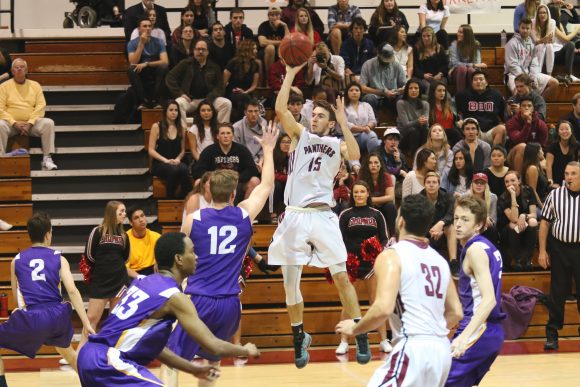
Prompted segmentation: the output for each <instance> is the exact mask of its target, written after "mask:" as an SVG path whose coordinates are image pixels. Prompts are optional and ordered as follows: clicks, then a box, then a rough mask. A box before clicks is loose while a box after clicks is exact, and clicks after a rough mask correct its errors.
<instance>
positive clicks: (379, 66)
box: [360, 43, 407, 113]
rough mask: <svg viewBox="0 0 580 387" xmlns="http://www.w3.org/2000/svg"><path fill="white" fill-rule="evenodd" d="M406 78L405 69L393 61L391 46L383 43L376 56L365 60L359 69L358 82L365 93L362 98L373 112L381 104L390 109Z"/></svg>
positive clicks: (400, 92)
mask: <svg viewBox="0 0 580 387" xmlns="http://www.w3.org/2000/svg"><path fill="white" fill-rule="evenodd" d="M406 79H407V77H406V74H405V70H404V69H403V67H402V66H401V65H400V64H398V63H397V62H395V52H394V51H393V47H392V46H391V45H390V44H388V43H384V44H383V45H382V46H380V47H379V49H378V52H377V56H376V57H375V58H372V59H369V60H367V61H366V62H365V63H364V64H363V66H362V69H361V71H360V84H361V86H362V91H363V93H364V94H365V95H364V97H363V99H362V100H363V101H365V102H368V103H369V104H370V105H371V106H372V107H373V109H374V110H375V113H377V112H378V110H379V108H380V107H381V106H386V107H387V108H389V109H391V110H392V109H393V108H394V107H395V106H396V100H397V97H398V96H399V95H400V94H402V92H403V88H404V86H405V82H406Z"/></svg>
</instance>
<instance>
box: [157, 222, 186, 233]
mask: <svg viewBox="0 0 580 387" xmlns="http://www.w3.org/2000/svg"><path fill="white" fill-rule="evenodd" d="M180 231H181V224H173V225H169V224H164V225H163V226H162V227H161V233H162V234H167V233H168V232H180Z"/></svg>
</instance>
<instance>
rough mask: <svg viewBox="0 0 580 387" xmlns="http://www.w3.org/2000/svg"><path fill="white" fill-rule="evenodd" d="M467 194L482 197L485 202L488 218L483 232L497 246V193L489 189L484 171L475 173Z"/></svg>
mask: <svg viewBox="0 0 580 387" xmlns="http://www.w3.org/2000/svg"><path fill="white" fill-rule="evenodd" d="M465 195H471V196H473V197H476V198H480V199H481V200H483V202H484V203H485V208H486V209H487V218H486V220H485V228H484V230H482V232H481V234H482V235H483V236H484V237H486V238H487V239H488V240H489V241H491V242H492V243H493V244H494V245H496V246H497V245H498V234H497V228H496V225H497V195H496V194H494V193H493V192H491V190H490V189H489V184H487V175H486V174H485V173H482V172H479V173H476V174H475V175H473V178H472V179H471V188H470V189H469V191H467V193H466V194H465Z"/></svg>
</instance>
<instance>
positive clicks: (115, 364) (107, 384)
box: [77, 342, 164, 387]
mask: <svg viewBox="0 0 580 387" xmlns="http://www.w3.org/2000/svg"><path fill="white" fill-rule="evenodd" d="M77 366H78V370H79V378H80V379H81V385H82V386H86V387H89V386H90V387H101V386H102V387H116V386H132V387H152V386H164V384H163V383H161V381H160V380H159V379H158V378H157V377H156V376H155V375H153V374H152V373H151V371H149V370H148V369H147V368H146V367H144V366H142V365H140V364H137V363H135V362H134V361H131V360H128V359H124V358H123V354H122V353H121V352H120V351H119V350H117V349H116V348H111V347H108V346H106V345H104V344H99V343H91V342H88V343H86V344H85V345H84V346H83V347H82V348H81V350H80V352H79V356H78V360H77Z"/></svg>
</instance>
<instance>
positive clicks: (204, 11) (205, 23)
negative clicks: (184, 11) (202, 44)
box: [187, 0, 216, 38]
mask: <svg viewBox="0 0 580 387" xmlns="http://www.w3.org/2000/svg"><path fill="white" fill-rule="evenodd" d="M187 7H188V8H191V9H193V15H194V18H193V28H195V29H196V30H197V32H199V34H200V35H201V36H202V37H203V38H207V37H209V33H210V31H209V29H210V27H211V26H213V24H214V23H215V22H216V18H215V10H214V9H213V8H212V7H211V5H210V1H209V0H189V4H188V5H187Z"/></svg>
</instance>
